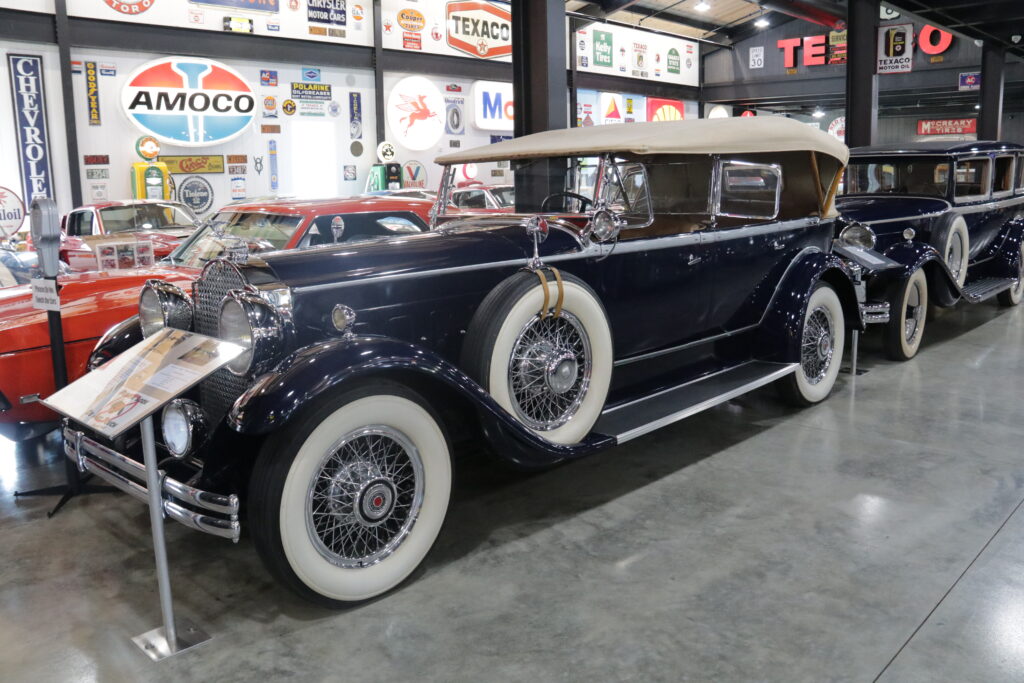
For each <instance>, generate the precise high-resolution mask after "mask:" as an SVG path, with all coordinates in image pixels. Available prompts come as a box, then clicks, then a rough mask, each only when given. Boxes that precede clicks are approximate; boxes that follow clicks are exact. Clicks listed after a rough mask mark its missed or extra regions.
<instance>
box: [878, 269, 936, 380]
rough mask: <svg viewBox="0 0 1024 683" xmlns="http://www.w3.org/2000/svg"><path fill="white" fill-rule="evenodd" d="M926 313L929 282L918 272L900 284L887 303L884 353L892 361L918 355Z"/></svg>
mask: <svg viewBox="0 0 1024 683" xmlns="http://www.w3.org/2000/svg"><path fill="white" fill-rule="evenodd" d="M927 313H928V278H926V277H925V273H924V270H922V269H920V268H918V269H917V270H916V271H914V274H913V275H911V276H910V277H909V278H907V279H906V280H904V281H903V282H902V283H899V284H898V285H897V286H896V287H895V288H894V289H893V293H892V295H891V297H890V299H889V324H888V325H886V327H885V353H886V355H887V356H889V358H892V359H893V360H910V359H911V358H913V357H914V356H916V355H917V350H918V349H919V348H920V347H921V339H922V337H923V336H924V324H925V321H926V319H927V317H928V316H927Z"/></svg>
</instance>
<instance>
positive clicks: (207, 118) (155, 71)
mask: <svg viewBox="0 0 1024 683" xmlns="http://www.w3.org/2000/svg"><path fill="white" fill-rule="evenodd" d="M121 106H122V108H123V110H124V112H125V114H126V115H127V116H128V118H129V119H130V120H131V122H132V123H134V124H135V125H136V126H137V127H138V128H139V129H140V130H141V131H143V132H144V133H147V134H149V135H152V136H153V137H155V138H156V139H158V140H160V141H161V142H166V143H168V144H172V145H178V146H181V147H202V146H206V145H216V144H219V143H221V142H227V141H228V140H232V139H234V138H236V137H238V136H239V135H241V134H242V133H243V132H244V131H245V130H246V129H247V128H248V127H249V125H250V124H251V123H252V122H253V120H254V119H255V118H256V111H255V110H256V98H255V94H254V92H253V89H252V87H251V86H250V85H249V84H248V83H247V82H246V81H245V79H244V78H242V76H241V75H240V74H239V73H238V72H237V71H235V70H234V69H232V68H231V67H229V66H226V65H224V64H221V63H219V62H215V61H212V60H209V59H201V58H198V57H165V58H162V59H156V60H153V61H151V62H147V63H145V64H143V65H142V66H140V67H139V68H138V69H136V70H135V71H133V72H132V73H131V74H130V75H129V76H128V80H127V82H126V84H125V86H124V89H123V90H122V91H121Z"/></svg>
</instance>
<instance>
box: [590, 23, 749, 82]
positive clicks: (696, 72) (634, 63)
mask: <svg viewBox="0 0 1024 683" xmlns="http://www.w3.org/2000/svg"><path fill="white" fill-rule="evenodd" d="M575 36H576V37H575V40H576V68H577V69H578V70H579V71H589V72H593V73H599V74H605V75H608V76H622V77H625V78H638V79H641V80H645V81H664V82H666V83H675V84H677V85H692V86H694V87H696V86H698V85H700V46H699V44H698V43H696V42H694V41H692V40H686V39H685V38H674V37H672V36H666V35H661V34H657V33H649V32H647V31H641V30H637V29H633V28H629V27H627V26H619V25H617V24H591V25H590V26H588V27H587V28H584V29H580V30H579V31H577V32H576V34H575ZM763 57H764V55H763V50H762V55H761V58H762V60H763ZM754 59H755V53H754V52H753V51H752V52H751V54H750V62H751V68H758V67H754V66H753V62H754Z"/></svg>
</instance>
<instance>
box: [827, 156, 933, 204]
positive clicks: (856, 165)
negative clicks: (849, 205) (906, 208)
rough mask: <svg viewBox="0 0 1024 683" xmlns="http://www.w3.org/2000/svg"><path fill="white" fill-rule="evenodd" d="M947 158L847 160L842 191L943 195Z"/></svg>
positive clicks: (847, 192) (853, 192)
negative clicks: (847, 166) (848, 162)
mask: <svg viewBox="0 0 1024 683" xmlns="http://www.w3.org/2000/svg"><path fill="white" fill-rule="evenodd" d="M948 186H949V161H947V160H945V159H937V158H918V159H913V158H911V159H893V158H891V157H890V158H888V159H885V160H878V161H868V160H863V161H862V160H853V159H851V160H850V166H849V168H848V169H847V170H846V183H845V184H844V187H843V191H844V193H845V194H899V195H903V194H906V195H925V196H928V197H945V196H946V191H947V188H948Z"/></svg>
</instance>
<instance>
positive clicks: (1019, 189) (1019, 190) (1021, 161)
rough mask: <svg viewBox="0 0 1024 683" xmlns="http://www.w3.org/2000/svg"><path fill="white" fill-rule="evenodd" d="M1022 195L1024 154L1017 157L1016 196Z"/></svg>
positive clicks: (1023, 187) (1023, 189)
mask: <svg viewBox="0 0 1024 683" xmlns="http://www.w3.org/2000/svg"><path fill="white" fill-rule="evenodd" d="M1021 193H1024V154H1022V155H1021V156H1019V157H1017V194H1021Z"/></svg>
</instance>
